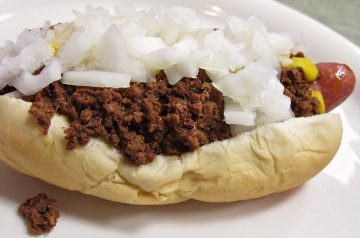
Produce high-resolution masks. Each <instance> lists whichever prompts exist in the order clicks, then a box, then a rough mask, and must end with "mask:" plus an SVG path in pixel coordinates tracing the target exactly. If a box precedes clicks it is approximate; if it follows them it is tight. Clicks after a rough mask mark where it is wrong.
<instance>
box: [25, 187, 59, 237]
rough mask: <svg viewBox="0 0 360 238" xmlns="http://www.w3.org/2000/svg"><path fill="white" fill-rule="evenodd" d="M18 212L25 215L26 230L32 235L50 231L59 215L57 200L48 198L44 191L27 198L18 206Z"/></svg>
mask: <svg viewBox="0 0 360 238" xmlns="http://www.w3.org/2000/svg"><path fill="white" fill-rule="evenodd" d="M19 213H20V214H21V215H22V216H24V217H25V219H26V222H27V223H28V230H29V232H30V233H31V234H34V235H41V234H44V233H48V232H50V231H51V229H52V228H53V227H54V226H55V225H56V222H57V219H58V218H59V216H60V214H59V205H58V201H57V200H55V199H49V198H48V196H47V195H46V194H44V193H39V194H38V195H37V196H35V197H33V198H29V199H27V200H26V201H25V202H24V203H23V204H22V205H21V206H20V207H19Z"/></svg>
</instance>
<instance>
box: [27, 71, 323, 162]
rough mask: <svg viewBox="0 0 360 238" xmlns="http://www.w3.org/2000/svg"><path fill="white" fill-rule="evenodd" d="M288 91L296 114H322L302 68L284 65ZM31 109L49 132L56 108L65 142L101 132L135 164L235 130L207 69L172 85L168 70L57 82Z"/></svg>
mask: <svg viewBox="0 0 360 238" xmlns="http://www.w3.org/2000/svg"><path fill="white" fill-rule="evenodd" d="M280 82H281V83H282V84H283V85H284V94H285V95H286V96H288V97H290V99H291V109H292V110H293V112H294V114H295V116H296V117H304V116H312V115H315V114H319V102H318V100H317V99H316V98H314V97H312V96H311V90H310V83H309V82H307V81H306V80H305V78H304V74H303V71H302V70H301V69H300V68H285V67H283V68H282V70H281V76H280ZM23 99H24V100H25V101H29V102H32V106H31V108H30V110H29V112H30V113H32V114H33V115H34V116H35V117H36V118H37V120H38V123H39V124H40V126H41V130H42V131H43V132H44V133H45V134H46V133H47V130H48V128H49V126H50V122H51V118H52V117H53V115H54V114H55V113H56V112H57V113H59V114H62V115H65V116H67V117H68V118H69V120H70V127H69V128H67V129H66V130H65V134H66V139H67V148H68V149H74V148H76V147H78V146H82V145H86V144H87V143H88V142H89V140H90V138H91V137H99V138H101V139H103V140H105V141H106V142H107V143H109V144H111V145H113V146H115V147H116V148H118V149H120V150H121V151H122V153H123V154H124V155H125V156H126V157H127V158H129V159H130V160H132V161H134V162H135V163H136V164H146V163H149V162H151V161H153V159H154V158H155V155H157V154H165V155H181V154H182V153H185V152H189V151H194V150H196V149H197V148H198V147H200V146H202V145H204V144H208V143H210V142H213V141H219V140H224V139H227V138H229V137H230V136H231V133H230V127H229V125H227V124H226V123H225V122H224V98H223V95H222V93H221V92H220V91H218V90H217V89H216V88H214V87H213V86H212V84H211V81H210V79H209V78H208V76H207V75H206V73H205V71H204V70H200V73H199V75H198V77H197V78H196V79H190V78H183V79H182V80H181V81H179V82H178V83H177V84H175V85H170V84H169V83H168V81H167V78H166V75H165V74H164V72H160V73H159V74H158V75H157V80H156V82H152V83H131V86H130V87H129V88H123V89H111V88H92V87H79V86H69V85H63V84H62V83H61V82H60V81H57V82H54V83H52V84H51V85H49V86H48V87H46V88H44V89H43V90H42V91H41V92H39V93H37V94H36V95H33V96H26V97H23Z"/></svg>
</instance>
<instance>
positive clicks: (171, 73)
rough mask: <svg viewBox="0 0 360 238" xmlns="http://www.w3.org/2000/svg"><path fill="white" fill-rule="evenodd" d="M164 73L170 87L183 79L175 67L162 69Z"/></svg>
mask: <svg viewBox="0 0 360 238" xmlns="http://www.w3.org/2000/svg"><path fill="white" fill-rule="evenodd" d="M164 73H165V74H166V77H167V79H168V81H169V83H170V84H171V85H174V84H176V83H177V82H179V81H180V80H181V79H182V78H183V76H182V75H181V74H180V73H179V71H178V69H177V67H176V65H173V66H170V67H168V68H166V69H164Z"/></svg>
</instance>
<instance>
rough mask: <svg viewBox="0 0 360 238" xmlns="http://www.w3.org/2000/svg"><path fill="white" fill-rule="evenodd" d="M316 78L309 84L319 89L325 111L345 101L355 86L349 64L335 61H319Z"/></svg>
mask: <svg viewBox="0 0 360 238" xmlns="http://www.w3.org/2000/svg"><path fill="white" fill-rule="evenodd" d="M316 67H317V68H318V70H319V76H318V79H317V80H316V81H315V82H314V83H313V85H311V87H312V88H313V89H317V90H319V91H320V92H321V93H322V95H323V97H324V100H325V104H326V112H330V111H331V110H332V109H334V108H335V107H337V106H339V105H340V104H341V103H342V102H343V101H345V100H346V99H347V98H348V97H349V96H350V95H351V93H352V92H353V91H354V88H355V82H356V80H355V75H354V72H353V71H352V70H351V69H350V68H349V66H347V65H344V64H337V63H319V64H317V65H316Z"/></svg>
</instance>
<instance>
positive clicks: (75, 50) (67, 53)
mask: <svg viewBox="0 0 360 238" xmlns="http://www.w3.org/2000/svg"><path fill="white" fill-rule="evenodd" d="M95 41H96V39H95V38H94V37H92V36H91V35H90V34H88V33H87V32H86V31H85V30H84V29H83V28H79V29H77V30H76V31H74V33H72V35H71V36H70V38H69V39H68V40H67V41H66V42H65V43H64V45H63V46H62V47H61V48H60V50H59V52H58V53H57V57H59V59H60V60H61V62H62V64H63V67H64V69H65V70H66V69H69V68H71V67H74V66H76V65H78V64H79V63H81V62H82V61H83V60H84V59H85V58H86V57H87V55H88V51H89V50H90V48H91V47H92V46H93V45H94V44H95Z"/></svg>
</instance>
